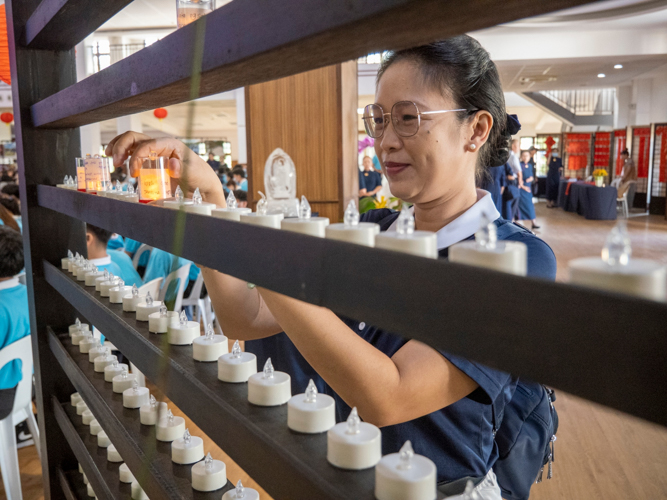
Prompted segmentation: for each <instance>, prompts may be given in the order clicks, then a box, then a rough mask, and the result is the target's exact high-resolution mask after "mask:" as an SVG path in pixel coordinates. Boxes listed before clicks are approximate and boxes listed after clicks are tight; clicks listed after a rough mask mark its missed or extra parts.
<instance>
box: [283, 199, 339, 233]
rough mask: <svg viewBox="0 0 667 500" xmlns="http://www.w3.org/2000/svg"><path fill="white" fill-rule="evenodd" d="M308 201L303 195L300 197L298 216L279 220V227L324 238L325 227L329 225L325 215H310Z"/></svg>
mask: <svg viewBox="0 0 667 500" xmlns="http://www.w3.org/2000/svg"><path fill="white" fill-rule="evenodd" d="M311 213H312V211H311V208H310V203H308V200H307V199H306V197H305V196H302V197H301V203H300V204H299V217H298V218H296V219H283V220H282V221H281V222H280V227H281V229H284V230H285V231H292V232H294V233H301V234H308V235H310V236H317V237H318V238H324V234H325V230H326V227H327V226H328V225H329V219H328V218H327V217H312V216H311Z"/></svg>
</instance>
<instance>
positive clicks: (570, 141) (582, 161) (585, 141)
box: [565, 134, 591, 170]
mask: <svg viewBox="0 0 667 500" xmlns="http://www.w3.org/2000/svg"><path fill="white" fill-rule="evenodd" d="M565 140H566V141H567V149H566V151H567V155H568V157H567V169H568V170H581V169H584V168H586V166H587V165H588V158H589V156H590V154H591V134H565Z"/></svg>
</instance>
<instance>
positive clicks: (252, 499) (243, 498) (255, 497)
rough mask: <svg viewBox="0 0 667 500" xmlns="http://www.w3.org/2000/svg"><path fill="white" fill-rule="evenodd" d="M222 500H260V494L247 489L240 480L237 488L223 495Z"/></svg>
mask: <svg viewBox="0 0 667 500" xmlns="http://www.w3.org/2000/svg"><path fill="white" fill-rule="evenodd" d="M222 500H259V493H258V492H257V490H253V489H252V488H246V487H245V486H243V483H242V482H241V480H240V479H239V482H238V483H236V488H234V489H233V490H229V491H228V492H227V493H225V494H224V495H222Z"/></svg>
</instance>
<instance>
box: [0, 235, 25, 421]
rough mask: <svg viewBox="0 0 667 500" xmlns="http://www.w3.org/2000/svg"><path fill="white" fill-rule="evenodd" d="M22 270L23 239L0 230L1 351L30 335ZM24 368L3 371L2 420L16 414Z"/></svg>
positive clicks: (0, 385)
mask: <svg viewBox="0 0 667 500" xmlns="http://www.w3.org/2000/svg"><path fill="white" fill-rule="evenodd" d="M21 269H23V238H22V237H21V234H20V233H18V232H16V231H14V230H13V229H10V228H9V227H7V226H0V349H2V348H4V347H7V346H8V345H9V344H11V343H13V342H16V341H17V340H20V339H22V338H23V337H25V336H27V335H30V321H29V316H28V290H27V288H26V286H25V285H22V284H20V283H19V279H18V277H16V275H17V274H19V273H20V272H21ZM21 368H22V366H21V361H20V360H18V359H14V360H12V361H10V362H9V363H7V364H6V365H4V366H2V367H0V420H1V419H4V418H5V417H7V416H8V415H9V414H10V413H11V411H12V408H13V406H14V393H15V392H16V385H17V384H18V383H19V382H20V381H21V378H22V375H21Z"/></svg>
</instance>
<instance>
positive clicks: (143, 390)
mask: <svg viewBox="0 0 667 500" xmlns="http://www.w3.org/2000/svg"><path fill="white" fill-rule="evenodd" d="M149 396H150V393H149V391H148V387H139V383H138V382H137V381H136V380H133V381H132V387H130V388H129V389H125V390H124V391H123V406H124V407H125V408H130V409H136V408H141V405H145V404H146V403H148V398H149Z"/></svg>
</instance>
